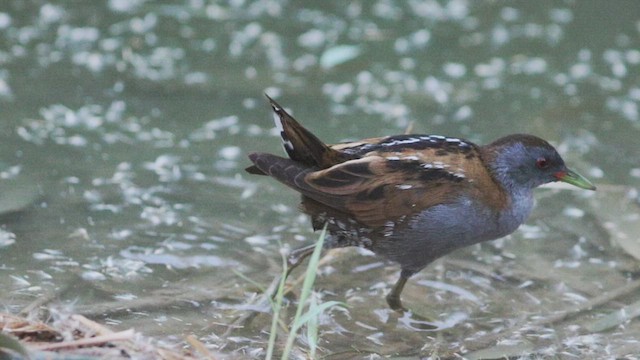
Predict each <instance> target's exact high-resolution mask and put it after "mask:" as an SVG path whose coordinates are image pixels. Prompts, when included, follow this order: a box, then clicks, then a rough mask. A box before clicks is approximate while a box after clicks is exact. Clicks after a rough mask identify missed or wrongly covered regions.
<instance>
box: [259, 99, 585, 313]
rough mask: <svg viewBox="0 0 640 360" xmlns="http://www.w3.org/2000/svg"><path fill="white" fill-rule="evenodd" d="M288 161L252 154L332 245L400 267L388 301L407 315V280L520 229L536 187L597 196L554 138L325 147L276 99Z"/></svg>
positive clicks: (409, 140) (405, 138) (396, 139)
mask: <svg viewBox="0 0 640 360" xmlns="http://www.w3.org/2000/svg"><path fill="white" fill-rule="evenodd" d="M269 101H270V102H271V107H272V108H273V111H274V112H275V113H276V115H277V116H276V117H275V122H276V126H277V128H278V129H279V130H280V135H281V136H282V141H283V145H284V149H285V151H286V152H287V155H288V156H289V158H284V157H279V156H276V155H271V154H266V153H252V154H250V155H249V158H250V159H251V161H252V162H253V164H254V165H253V166H251V167H249V168H247V171H248V172H249V173H252V174H260V175H268V176H271V177H273V178H274V179H276V180H278V181H280V182H282V183H283V184H285V185H287V186H289V187H291V188H292V189H294V190H295V191H297V192H299V193H300V194H302V205H301V209H302V211H304V212H305V213H307V214H309V215H310V216H311V219H312V224H313V227H314V229H318V228H322V227H323V226H324V224H325V223H326V224H327V231H328V234H329V236H328V237H327V239H326V240H325V241H326V243H327V246H329V247H344V246H360V247H364V248H367V249H369V250H371V251H373V252H375V253H376V254H379V255H381V256H383V257H385V258H387V259H390V260H393V261H395V262H397V263H399V264H400V267H401V268H402V271H401V273H400V278H399V279H398V281H397V282H396V284H395V285H394V287H393V289H392V290H391V292H390V293H389V295H388V296H387V302H388V303H389V306H390V307H391V308H393V309H396V310H400V309H403V307H402V303H401V301H400V294H401V292H402V289H403V287H404V285H405V283H406V281H407V279H409V277H411V276H412V275H413V274H415V273H416V272H418V271H420V270H422V269H423V268H424V267H425V266H427V265H428V264H429V263H431V262H432V261H433V260H435V259H437V258H439V257H441V256H443V255H445V254H447V253H449V252H451V251H453V250H455V249H458V248H461V247H465V246H469V245H472V244H476V243H479V242H482V241H487V240H494V239H497V238H500V237H503V236H506V235H508V234H510V233H512V232H513V231H515V230H516V229H517V228H518V226H520V224H522V223H523V222H524V221H525V220H526V219H527V217H528V216H529V213H530V212H531V208H532V206H533V189H535V188H536V187H538V186H540V185H543V184H546V183H549V182H553V181H563V182H566V183H569V184H572V185H575V186H577V187H580V188H583V189H588V190H595V186H593V185H592V184H591V183H590V182H589V181H588V180H587V179H585V178H584V177H582V176H581V175H579V174H578V173H576V172H575V171H573V170H570V169H569V168H567V166H566V165H565V164H564V161H563V160H562V158H561V157H560V155H559V154H558V152H557V151H556V150H555V149H554V148H553V146H551V145H550V144H549V143H548V142H546V141H544V140H542V139H540V138H538V137H535V136H533V135H525V134H515V135H509V136H505V137H502V138H500V139H497V140H496V141H494V142H492V143H490V144H488V145H484V146H479V145H476V144H474V143H472V142H469V141H466V140H463V139H458V138H452V137H445V136H439V135H395V136H386V137H380V138H371V139H363V140H360V141H355V142H348V143H341V144H336V145H327V144H325V143H324V142H322V141H320V140H319V139H318V138H317V137H316V136H314V135H313V134H312V133H311V132H309V131H308V130H307V129H305V128H304V127H302V126H301V125H300V124H299V123H298V122H297V121H296V120H295V119H294V118H293V117H291V116H290V115H289V114H288V113H287V112H286V111H285V110H284V109H283V108H282V107H281V106H280V105H278V104H277V103H276V102H275V101H273V100H272V99H271V98H269Z"/></svg>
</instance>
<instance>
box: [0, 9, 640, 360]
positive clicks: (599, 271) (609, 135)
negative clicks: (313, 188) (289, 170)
mask: <svg viewBox="0 0 640 360" xmlns="http://www.w3.org/2000/svg"><path fill="white" fill-rule="evenodd" d="M638 14H640V3H639V2H635V1H618V2H604V1H579V2H578V1H536V2H489V1H470V0H469V1H464V0H450V1H435V0H427V1H417V0H415V1H413V0H412V1H406V2H400V1H396V2H393V1H384V0H379V1H350V2H344V1H322V2H308V3H307V2H300V1H251V0H232V1H228V2H218V1H206V0H192V1H182V2H155V1H144V0H135V1H129V0H110V1H106V2H100V3H99V2H93V1H91V2H90V1H86V2H79V1H76V2H67V1H58V2H44V1H36V0H33V1H18V0H8V1H3V2H2V4H0V39H1V40H0V44H1V45H0V109H2V111H0V224H1V228H0V289H1V290H0V304H1V305H2V306H3V307H4V308H5V309H6V310H8V311H11V312H18V311H20V310H21V309H24V308H25V307H26V306H29V305H30V304H31V305H34V302H35V301H39V300H41V299H43V298H45V297H46V299H47V300H48V302H46V306H48V307H53V308H58V309H60V308H61V309H64V310H65V311H74V312H79V313H83V314H87V315H89V316H91V317H92V318H94V319H98V320H100V321H102V322H105V323H107V324H110V325H112V326H113V327H114V328H121V329H127V328H129V327H135V328H136V329H137V330H140V331H142V332H143V333H145V334H149V335H156V336H158V337H159V338H161V339H164V340H166V341H169V342H175V343H180V342H183V341H184V338H185V337H186V336H187V335H189V334H194V335H195V336H196V337H197V338H199V339H200V340H201V341H202V342H203V343H204V344H205V345H207V346H208V347H209V348H210V349H211V350H212V351H214V352H219V353H220V354H227V355H230V356H238V357H254V358H263V357H264V356H265V348H266V342H267V340H268V336H269V335H268V331H269V326H270V323H271V315H270V314H269V313H265V311H268V307H265V306H259V305H251V304H252V300H254V299H255V298H256V296H257V293H259V286H257V285H261V286H263V287H266V286H268V285H269V284H270V283H271V281H272V280H273V279H274V278H275V277H276V276H277V275H278V274H279V273H280V272H281V259H280V254H281V251H282V249H283V248H296V247H300V246H303V245H307V244H309V243H311V242H312V241H314V240H315V239H317V234H314V233H313V232H312V231H311V226H310V223H309V221H308V219H307V218H305V217H304V216H301V215H300V214H299V213H298V210H297V204H298V197H297V196H296V195H295V194H294V193H293V192H291V191H288V190H287V189H285V188H284V187H283V186H281V185H279V184H278V183H276V182H275V181H273V180H270V179H267V178H262V177H256V176H251V175H249V174H246V173H245V172H244V168H245V167H246V166H248V165H249V162H248V159H247V154H248V153H249V152H252V151H257V150H259V151H264V152H273V153H280V152H281V146H280V143H279V139H278V137H277V135H278V134H277V133H276V131H275V130H274V129H273V123H272V121H271V114H270V109H269V107H268V105H267V103H266V101H265V98H264V96H263V94H264V93H268V94H270V95H272V96H274V97H276V98H277V99H278V101H280V102H281V103H282V104H283V105H284V106H286V107H287V108H290V109H291V110H292V112H293V113H294V115H295V116H296V117H297V118H298V120H300V121H301V122H302V123H303V124H305V125H306V126H308V127H309V128H310V129H311V130H313V131H314V132H315V133H316V134H317V135H318V136H319V137H320V138H321V139H324V140H326V141H327V142H330V143H332V142H338V141H342V140H347V139H357V138H362V137H375V136H383V135H389V134H397V133H402V132H403V131H404V130H405V128H406V127H407V126H408V124H409V123H411V122H413V123H414V131H415V132H419V133H435V134H443V135H450V136H457V137H463V138H467V139H469V140H471V141H475V142H478V143H486V142H489V141H491V140H492V139H495V138H496V137H499V136H501V135H505V134H509V133H516V132H526V133H532V134H536V135H538V136H541V137H544V138H546V139H548V140H550V141H551V142H552V143H554V144H555V145H556V146H557V147H558V149H559V151H560V152H561V153H562V154H563V156H564V158H565V160H566V161H567V162H568V163H569V164H570V165H571V166H572V167H573V168H576V169H577V170H578V171H579V172H581V173H583V174H585V175H586V176H587V177H589V178H591V179H592V180H594V182H595V183H596V184H597V185H598V187H599V190H598V192H596V193H591V192H586V191H580V190H573V191H572V190H567V189H566V188H558V187H553V188H550V189H549V188H547V189H540V190H539V191H538V192H537V194H538V203H537V208H536V210H535V211H534V213H533V215H532V216H531V218H530V219H529V221H528V222H527V224H526V225H524V226H522V227H521V229H520V230H519V231H518V232H516V233H515V234H513V235H512V236H509V237H508V238H505V239H501V240H498V241H494V242H490V243H486V244H482V245H479V246H474V247H471V248H468V249H463V250H461V251H458V252H455V253H454V254H452V255H450V256H447V257H446V258H444V259H441V260H439V261H437V262H436V263H434V264H432V265H431V266H429V267H428V268H427V269H425V270H424V271H422V272H420V273H419V274H418V275H416V276H415V277H414V278H412V279H411V280H410V282H409V284H408V285H407V288H406V289H405V292H404V294H403V295H404V301H405V303H406V304H408V305H409V306H410V307H411V308H412V310H413V311H414V312H415V313H416V314H421V315H422V316H424V317H425V318H429V319H431V320H432V321H431V322H432V324H436V326H437V330H433V329H431V330H429V331H425V327H424V326H422V325H423V324H421V323H420V321H418V320H417V317H416V316H411V315H405V316H401V315H399V314H397V313H395V312H392V311H390V310H388V309H387V306H386V303H385V300H384V295H385V294H386V293H387V292H388V291H389V290H390V288H391V286H392V284H393V283H394V282H395V280H396V277H397V276H398V268H397V267H396V266H395V265H393V264H388V263H386V262H384V261H382V260H381V259H379V258H376V257H374V256H372V255H371V254H368V253H365V252H359V251H358V250H356V249H345V250H339V251H335V252H330V253H329V255H328V256H327V257H325V258H324V259H323V260H322V262H321V264H322V265H321V266H320V269H319V270H320V271H319V275H318V279H317V282H316V286H315V289H316V291H317V293H316V295H317V298H318V300H319V301H330V300H337V301H343V302H345V303H347V304H348V305H349V307H348V308H346V309H345V308H333V309H331V310H327V311H325V312H324V313H323V314H322V315H321V316H320V318H319V340H318V346H319V349H318V354H319V355H322V356H327V357H328V358H377V356H385V357H401V356H407V357H410V358H413V357H429V356H433V357H436V356H442V357H447V356H455V355H456V354H458V355H461V354H470V353H471V352H474V351H476V352H475V353H474V354H475V355H469V356H472V357H473V356H475V358H492V357H493V358H495V357H500V356H505V355H506V356H524V357H525V358H532V357H534V356H538V357H542V358H556V357H563V356H567V358H615V357H619V358H624V357H628V358H631V357H632V356H634V355H633V354H637V353H640V343H638V340H637V339H638V338H639V337H640V325H639V324H638V320H637V319H635V318H634V317H635V316H636V315H637V314H638V313H640V311H639V310H638V308H639V307H640V305H638V303H637V301H638V300H640V299H638V296H637V294H638V291H637V288H633V286H634V280H635V279H636V278H637V277H638V260H639V259H640V239H639V238H638V236H639V235H638V234H640V226H639V225H638V224H639V222H640V206H639V200H638V194H637V192H636V190H635V189H636V188H637V187H638V185H639V184H640V140H639V139H640V114H639V109H638V106H639V104H640V81H639V79H640V78H639V75H640V70H639V69H640V21H639V20H638ZM302 273H303V271H299V272H295V273H294V274H293V276H292V278H293V279H292V280H295V278H296V277H298V276H299V274H302ZM241 275H242V276H241ZM248 279H250V280H252V281H253V282H251V281H249V280H248ZM625 289H626V292H625ZM629 289H636V290H629ZM614 290H619V291H620V292H621V294H620V295H618V296H612V297H611V298H610V299H607V298H603V297H602V295H603V294H612V292H613V291H614ZM296 293H297V292H296V290H294V292H293V295H291V296H290V297H289V300H291V304H290V305H289V306H287V307H286V308H285V309H284V310H283V311H284V319H285V322H286V321H288V320H290V318H291V317H292V316H293V313H294V312H295V310H294V309H295V308H294V306H295V303H296V299H297V298H296V295H295V294H296ZM590 301H593V302H594V303H593V304H595V306H594V308H593V309H592V310H589V309H586V308H585V309H581V307H591V306H585V305H589V304H592V303H590ZM620 309H622V311H619V310H620ZM252 310H258V311H259V312H258V314H257V315H256V316H255V317H254V318H253V319H252V321H250V322H248V321H247V322H243V323H242V324H241V325H243V327H239V328H234V327H231V328H230V327H229V324H232V323H233V322H234V321H235V320H236V319H237V318H238V317H239V316H242V315H246V314H248V313H250V312H251V311H252ZM31 311H34V310H31ZM572 311H573V312H572ZM559 314H560V315H559ZM565 315H566V316H565ZM554 316H555V317H557V318H551V317H554ZM307 341H308V340H307V338H306V337H304V336H303V337H300V338H299V339H298V342H297V343H296V352H295V354H296V355H295V356H298V357H304V356H305V355H304V354H305V353H306V351H308V349H309V345H308V344H307ZM496 345H497V346H496ZM278 351H281V350H278ZM278 351H277V352H278ZM478 351H484V352H478Z"/></svg>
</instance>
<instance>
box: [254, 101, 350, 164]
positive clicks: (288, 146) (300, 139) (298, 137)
mask: <svg viewBox="0 0 640 360" xmlns="http://www.w3.org/2000/svg"><path fill="white" fill-rule="evenodd" d="M265 96H266V97H267V99H269V103H270V104H271V108H272V109H273V112H274V113H275V115H276V116H274V122H275V124H276V128H277V129H278V130H279V131H280V137H281V138H282V145H283V147H284V150H285V151H286V152H287V155H289V158H290V159H291V160H293V161H295V162H298V163H300V164H302V165H305V166H307V167H309V168H316V169H325V168H328V167H331V166H333V165H335V164H338V163H340V162H343V161H345V160H348V159H349V157H348V155H347V154H345V153H343V152H341V151H338V150H335V149H333V148H331V147H330V146H329V145H327V144H325V143H324V142H322V140H320V139H318V137H317V136H315V135H313V134H312V133H311V132H310V131H309V130H307V129H305V128H304V127H303V126H302V125H300V123H299V122H298V121H296V119H294V118H293V116H291V115H289V113H287V112H286V111H285V110H284V108H283V107H282V106H280V104H278V103H277V102H276V101H275V100H273V99H272V98H270V97H269V96H268V95H265ZM246 171H247V172H249V173H251V174H260V175H265V173H264V171H262V170H261V169H259V168H257V167H256V166H250V167H248V168H247V169H246Z"/></svg>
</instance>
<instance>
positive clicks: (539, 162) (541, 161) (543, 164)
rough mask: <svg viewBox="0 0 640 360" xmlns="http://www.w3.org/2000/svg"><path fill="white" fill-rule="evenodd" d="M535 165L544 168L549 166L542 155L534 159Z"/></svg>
mask: <svg viewBox="0 0 640 360" xmlns="http://www.w3.org/2000/svg"><path fill="white" fill-rule="evenodd" d="M536 166H537V167H538V169H546V168H548V167H549V161H548V160H547V159H546V158H543V157H541V158H538V160H536Z"/></svg>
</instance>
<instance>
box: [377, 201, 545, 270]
mask: <svg viewBox="0 0 640 360" xmlns="http://www.w3.org/2000/svg"><path fill="white" fill-rule="evenodd" d="M532 206H533V198H532V196H531V193H530V192H529V194H518V196H515V197H513V198H512V201H511V203H510V206H509V207H508V208H507V209H505V210H503V211H500V212H497V211H495V210H493V209H490V208H488V207H483V206H478V205H477V204H476V203H475V202H473V201H471V200H470V199H468V198H465V197H462V198H460V199H459V200H458V201H457V202H456V203H453V204H446V205H438V206H434V207H431V208H429V209H427V210H425V211H423V212H421V213H419V214H417V215H416V216H414V217H413V218H412V219H411V220H410V221H409V222H408V223H407V224H404V226H403V225H400V226H397V225H396V228H394V229H393V231H391V232H389V233H388V236H387V237H386V238H385V239H378V241H375V243H374V245H373V247H372V250H373V251H374V252H376V253H378V254H380V255H382V256H384V257H387V258H389V259H390V260H393V261H396V262H398V263H400V264H401V265H402V268H403V269H407V270H409V271H415V272H417V271H419V270H421V269H422V268H424V267H425V266H427V265H428V264H429V263H430V262H432V261H433V260H435V259H437V258H439V257H441V256H443V255H446V254H447V253H449V252H451V251H453V250H456V249H458V248H462V247H465V246H469V245H473V244H476V243H479V242H483V241H488V240H494V239H498V238H500V237H503V236H506V235H508V234H510V233H512V232H513V231H515V230H516V229H517V228H518V226H520V225H521V224H522V223H523V222H524V221H525V220H526V218H527V217H528V216H529V213H530V212H531V208H532Z"/></svg>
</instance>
